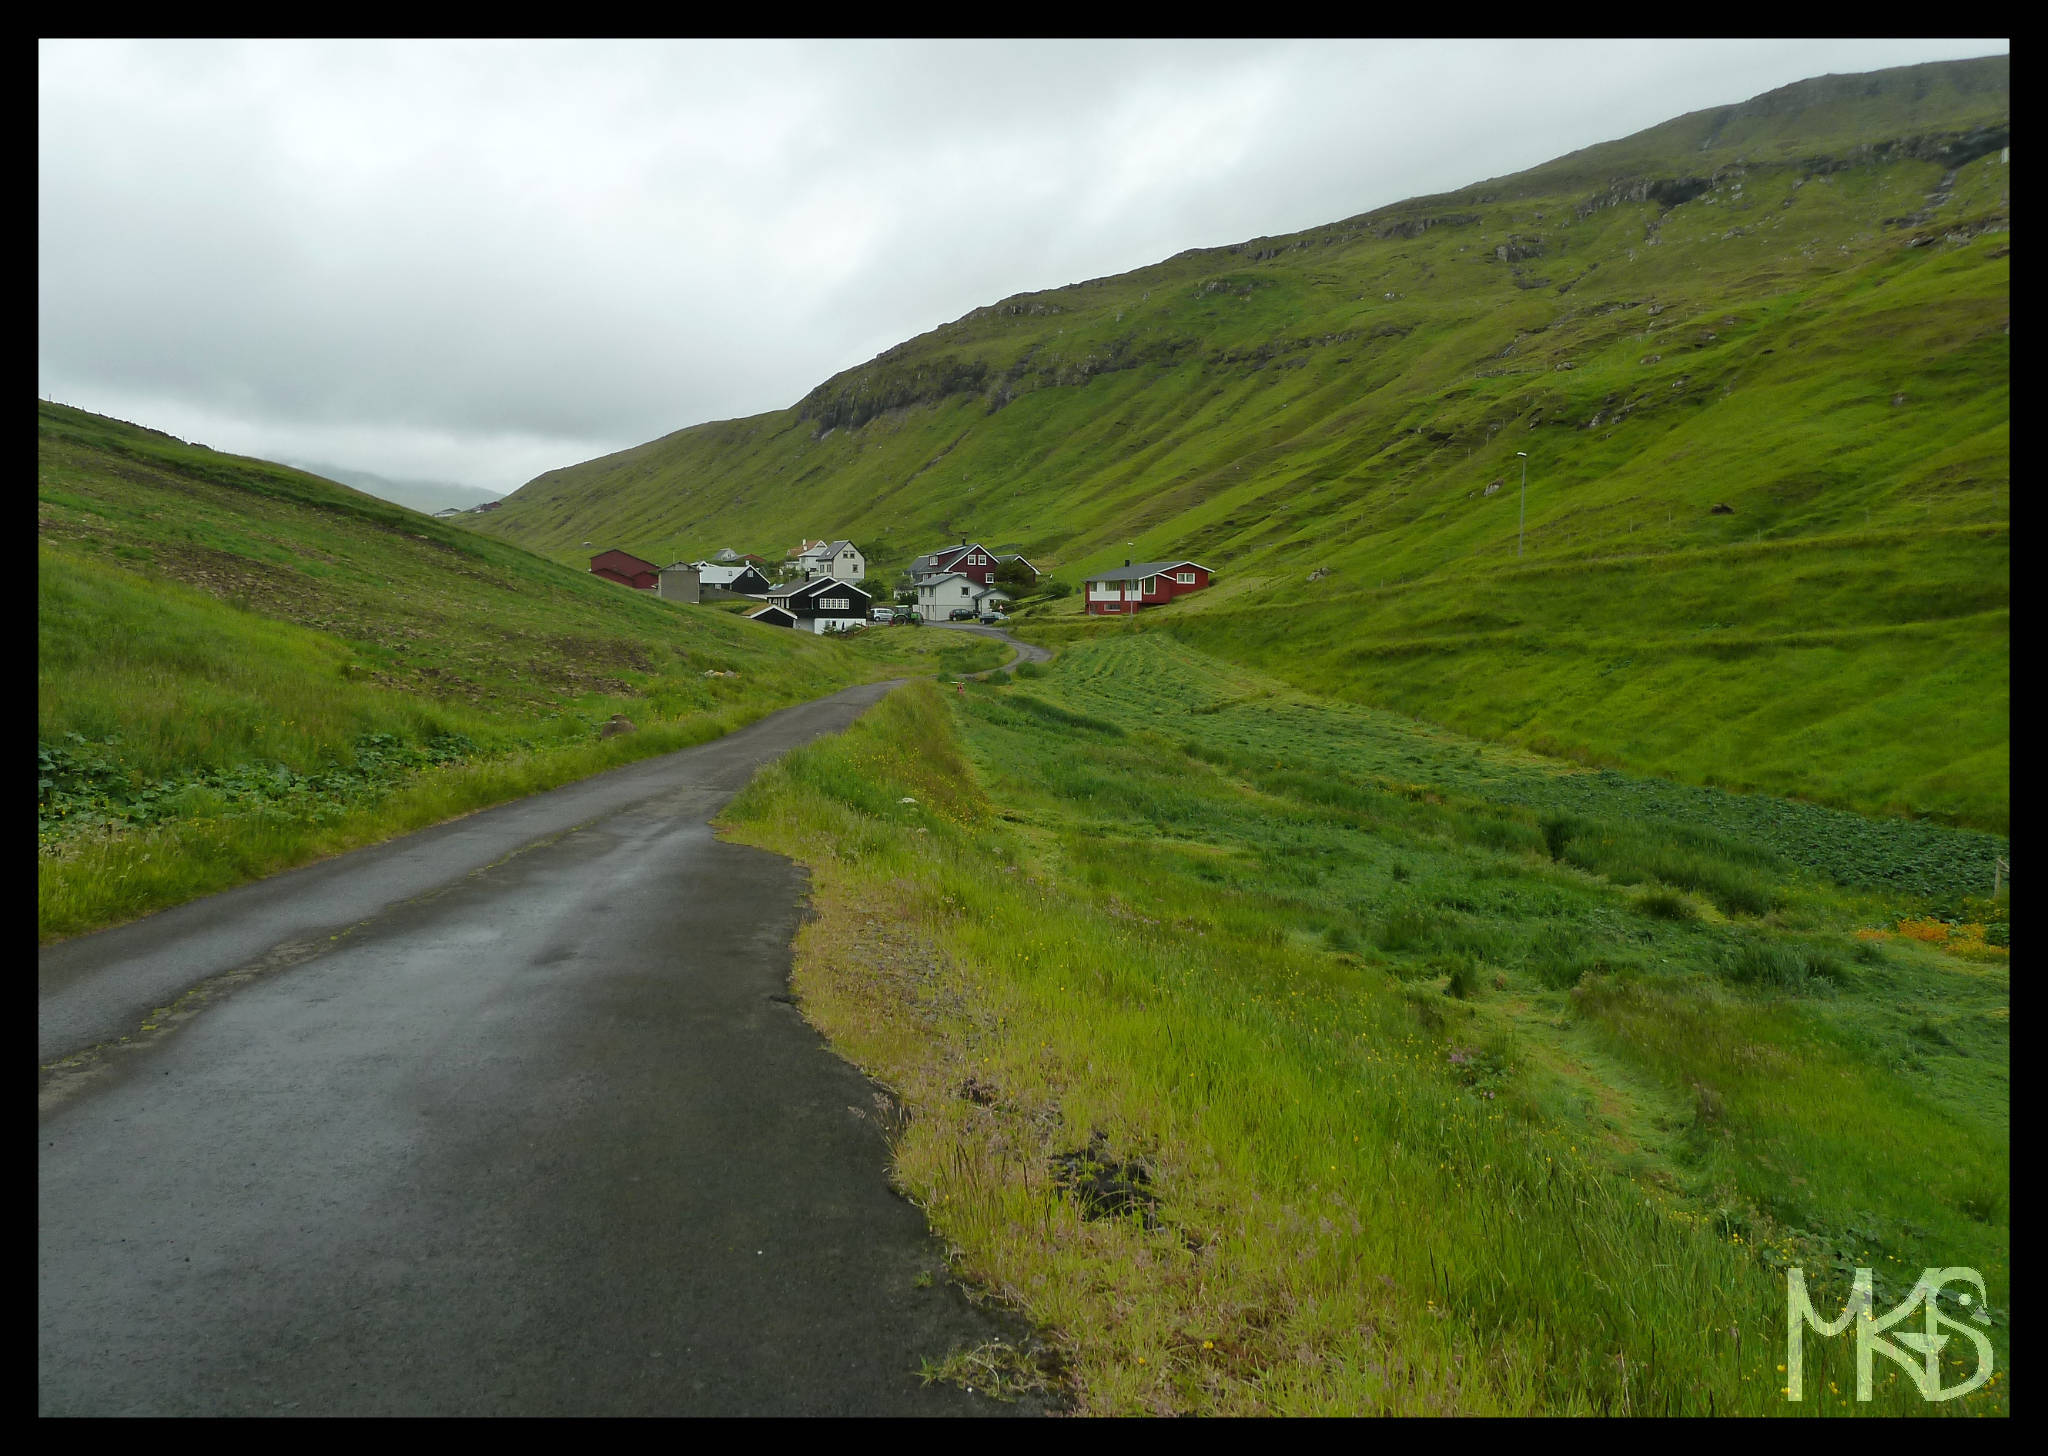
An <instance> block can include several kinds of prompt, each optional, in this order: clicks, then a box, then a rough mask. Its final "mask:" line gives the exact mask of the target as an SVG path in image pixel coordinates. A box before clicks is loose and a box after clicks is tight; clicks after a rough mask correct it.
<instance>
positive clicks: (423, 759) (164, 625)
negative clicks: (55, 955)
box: [36, 404, 1001, 938]
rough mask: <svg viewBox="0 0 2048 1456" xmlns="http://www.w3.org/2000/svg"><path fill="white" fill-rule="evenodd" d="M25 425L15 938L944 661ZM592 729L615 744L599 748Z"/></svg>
mask: <svg viewBox="0 0 2048 1456" xmlns="http://www.w3.org/2000/svg"><path fill="white" fill-rule="evenodd" d="M37 424H38V466H37V495H38V505H37V518H38V529H39V536H40V542H41V545H40V549H39V554H38V561H37V566H38V571H37V590H38V599H37V605H38V611H37V648H38V661H37V706H36V736H37V741H38V746H39V749H40V760H41V814H40V835H39V842H40V844H41V847H42V851H43V853H42V858H41V888H42V914H41V930H42V934H43V936H44V938H49V937H51V936H54V935H62V934H71V933H76V932H78V931H81V930H86V929H91V928H93V927H95V926H98V925H103V924H106V923H108V922H110V921H113V920H118V919H124V918H127V917H129V916H132V915H136V914H140V913H143V912H145V911H147V910H150V909H155V908H159V907H161V906H163V905H166V904H170V903H175V902H176V901H178V900H182V899H186V898H189V897H190V896H191V895H194V894H199V893H204V892H205V891H208V890H213V889H219V888H222V887H223V886H225V885H228V884H232V883H235V882H236V881H238V880H241V879H246V878H249V877H251V876H253V875H256V874H261V873H266V872H268V871H271V870H275V869H280V868H283V867H285V866H287V865H289V864H293V863H298V862H302V861H304V860H306V859H309V858H313V857H316V856H318V855H320V854H324V853H330V852H333V851H334V850H337V849H341V848H346V847H349V846H351V845H354V844H360V843H366V842H369V841H371V840H374V839H378V838H382V837H385V836H387V835H389V834H392V833H396V832H399V831H401V830H404V829H409V828H415V827H419V826H420V825H422V824H427V823H432V822H435V821H436V820H438V819H443V818H447V817H449V816H450V815H453V814H457V813H462V812H466V811H468V810H470V809H475V808H479V807H481V806H483V805H484V804H487V803H492V802H496V801H498V800H501V799H505V798H510V797H513V796H514V795H516V794H519V793H525V792H531V791H533V790H535V789H538V788H544V787H549V786H552V785H553V784H557V783H561V782H564V781H566V780H568V779H571V778H575V777H578V776H579V775H581V774H586V773H591V772H594V771H596V770H598V769H601V768H606V767H610V766H612V765H614V764H617V763H622V762H625V761H627V760H628V759H630V758H635V757H640V756H643V755H645V754H647V753H651V752H657V751H661V750H663V749H667V748H675V747H680V746H683V745H684V744H687V743H692V742H698V741H701V740H703V739H705V738H709V737H713V736H716V735H717V734H719V733H722V732H725V731H726V730H728V729H730V728H732V727H734V726H737V725H738V724H740V723H743V722H746V721H749V720H750V719H752V718H755V717H758V716H760V715H761V714H763V713H766V712H769V711H771V710H772V709H774V708H777V707H781V706H783V705H785V704H788V703H791V702H795V701H798V700H801V699H804V698H810V697H815V696H818V695H820V694H822V693H826V692H830V691H832V690H833V689H835V688H838V687H841V686H843V685H845V684H848V683H851V682H856V681H861V680H865V679H870V678H874V677H877V676H883V675H888V674H890V673H892V672H897V671H902V670H903V669H904V666H905V665H906V664H914V663H916V662H917V661H918V660H919V656H920V649H921V650H922V652H923V653H925V654H938V653H941V652H942V651H943V650H944V648H946V647H956V648H957V647H959V645H960V644H959V643H958V642H957V641H956V640H952V639H943V638H936V637H935V638H934V639H933V640H930V641H924V640H921V639H920V638H919V637H918V636H917V635H916V634H910V633H899V634H893V635H891V634H871V637H870V638H869V639H862V640H861V641H859V642H857V643H832V642H824V641H820V640H818V639H815V638H811V637H807V636H801V635H799V634H797V633H794V632H789V631H785V630H780V629H775V628H769V627H762V626H757V625H755V624H753V623H750V622H746V621H743V620H741V619H740V618H738V617H736V616H733V615H732V614H730V613H729V612H726V611H722V610H719V609H716V608H713V607H708V606H707V607H686V606H678V605H674V604H671V603H667V602H662V601H658V600H655V599H653V598H652V597H651V596H650V595H649V594H647V593H644V592H636V591H631V590H628V589H626V588H624V587H619V586H615V585H613V584H612V583H609V582H605V581H601V580H599V579H597V578H595V577H592V576H591V575H589V574H588V572H586V571H581V570H571V569H568V568H565V567H563V566H560V565H558V564H556V563H554V562H550V561H545V560H542V559H540V558H538V557H535V556H533V555H531V554H530V553H528V552H526V551H525V550H523V549H521V548H519V547H516V546H511V545H507V544H506V543H504V542H500V541H493V540H489V539H487V538H484V537H480V536H477V535H475V534H474V533H472V532H469V531H467V530H464V529H463V528H462V527H460V526H456V525H451V524H449V523H446V522H440V521H435V520H433V519H431V518H429V517H426V516H422V515H418V514H416V513H414V512H412V511H408V510H405V509H403V508H401V507H398V506H393V505H390V504H387V503H386V502H383V501H380V500H377V499H375V498H373V497H370V496H367V495H363V494H360V493H358V492H356V491H353V490H350V489H348V488H346V487H344V486H339V485H335V484H333V483H332V482H329V481H324V480H321V479H319V478H317V477H315V476H311V475H307V474H304V473H302V472H299V471H295V470H291V469H288V468H286V467H283V466H278V465H272V464H269V463H266V462H263V461H258V460H247V459H241V458H238V457H234V456H228V455H222V454H218V453H216V452H214V451H212V450H209V449H206V448H205V447H204V446H198V445H187V444H185V443H183V442H181V441H179V440H176V439H174V438H173V437H171V436H168V435H163V434H160V433H157V432H155V431H152V430H147V429H142V428H139V427H136V426H133V425H128V424H123V423H120V422H118V421H114V420H107V419H102V418H100V417H98V416H95V415H90V414H86V413H84V412H82V411H78V410H73V409H68V408H65V407H63V406H60V405H50V404H41V405H39V406H38V410H37ZM973 650H974V651H976V652H978V653H979V654H980V655H979V657H977V658H976V660H974V661H972V662H967V661H965V660H963V661H962V663H961V664H960V665H962V666H972V667H985V666H989V665H991V664H990V662H989V661H988V660H984V659H990V658H993V659H998V660H999V659H1000V656H1001V652H1000V650H999V649H998V648H997V646H996V645H995V644H993V643H980V642H977V643H976V645H975V648H974V649H973ZM932 662H933V665H937V658H936V656H934V657H933V659H932ZM618 713H623V714H625V715H626V716H627V718H628V719H629V720H631V721H632V722H633V723H634V725H635V728H636V731H635V732H633V733H631V734H626V735H623V736H615V737H612V738H610V739H605V740H601V739H600V738H599V736H598V733H599V729H600V727H601V725H603V724H604V723H606V722H607V721H608V720H609V719H610V718H611V716H612V715H613V714H618Z"/></svg>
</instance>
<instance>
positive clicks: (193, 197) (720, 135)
mask: <svg viewBox="0 0 2048 1456" xmlns="http://www.w3.org/2000/svg"><path fill="white" fill-rule="evenodd" d="M2004 49H2007V46H2006V45H2005V43H2004V42H2002V41H1953V42H1941V41H1891V42H1871V41H1864V42H1823V41H1804V42H1746V43H1745V42H1728V41H1716V42H1666V41H1654V42H1650V41H1642V42H1597V43H1564V42H1538V43H1522V42H1516V43H1507V42H1492V43H1485V42H1474V43H1464V42H1460V43H1446V42H1424V41H1411V40H1403V41H1390V42H1343V43H1325V42H1300V41H1266V42H1227V41H1200V42H1179V41H1176V42H1148V41H1122V42H1080V41H1030V42H1002V41H975V42H957V43H956V42H909V43H899V42H824V41H808V42H805V41H782V42H768V43H738V42H704V43H661V44H650V43H603V42H587V43H575V44H530V43H507V42H493V43H471V42H463V43H445V44H442V43H434V44H429V43H395V44H394V43H371V42H348V43H313V42H289V43H284V42H278V43H232V44H230V43H213V42H177V43H166V42H146V43H145V42H45V43H43V44H42V45H41V46H40V48H39V67H40V75H39V92H38V116H39V123H40V135H39V142H38V153H39V155H38V160H39V166H38V245H39V254H40V257H39V268H38V324H39V339H38V360H39V364H38V369H39V378H40V380H41V382H42V385H43V388H44V389H45V390H46V391H49V392H55V391H57V390H59V389H61V390H64V391H67V392H68V394H69V397H70V402H72V403H76V404H80V405H83V406H85V407H87V408H107V409H108V411H109V412H110V413H111V412H115V410H114V409H113V404H114V403H116V402H121V403H123V404H124V405H125V406H126V407H129V408H136V407H141V408H147V409H153V410H160V411H163V412H164V413H165V415H175V416H177V417H178V418H184V419H189V420H192V421H196V422H202V423H204V424H205V425H206V427H207V428H209V429H212V430H213V431H214V432H215V433H216V434H219V435H222V436H224V437H225V438H216V439H211V440H210V441H209V442H210V443H213V444H215V445H217V446H220V447H222V448H236V449H243V450H247V451H249V452H250V453H265V452H266V451H283V452H285V453H290V454H293V455H294V456H296V457H298V458H311V459H326V460H334V461H337V462H339V463H346V464H351V465H356V466H358V467H360V468H363V469H367V470H373V471H378V472H380V473H383V474H389V475H395V476H411V477H421V476H426V477H435V478H448V479H457V480H463V481H467V482H469V483H473V484H477V485H486V486H493V487H497V488H500V489H505V488H510V487H511V486H513V485H516V484H518V483H519V482H520V481H521V480H523V479H525V478H527V477H528V476H530V475H532V474H534V473H536V472H537V471H538V470H540V469H545V468H548V467H550V466H553V465H560V464H567V463H570V461H571V460H572V459H576V458H583V456H585V455H588V454H594V453H601V452H602V451H604V450H609V449H618V448H623V447H626V446H629V445H633V444H637V443H639V442H640V441H643V440H646V439H651V438H653V437H655V436H657V435H661V434H664V433H667V432H668V431H670V430H673V429H676V428H679V427H681V426H684V425H687V424H691V423H694V422H697V421H699V420H704V419H713V418H722V417H729V416H733V415H741V414H750V413H755V412H758V411H761V410H768V409H775V408H779V407H782V406H784V405H787V404H790V403H792V402H794V401H795V400H796V399H798V398H800V397H801V396H802V395H803V394H804V393H805V392H806V391H807V390H808V389H810V388H811V387H812V386H813V385H815V384H816V383H818V382H819V381H820V380H822V379H823V378H825V377H826V376H827V375H829V374H831V373H832V372H834V371H836V370H838V369H841V368H845V367H847V366H849V365H852V364H855V363H858V362H860V361H861V360H862V359H864V358H866V357H869V356H870V355H872V354H873V353H875V352H877V351H879V350H880V349H882V348H885V347H887V346H888V345H890V344H893V343H895V342H897V341H898V340H901V339H903V338H907V337H910V336H911V335H914V334H917V333H920V332H923V331H924V330H927V329H930V328H932V327H935V326H936V325H938V324H940V323H943V322H945V321H946V320H948V319H951V318H954V317H957V316H958V315H959V314H961V313H964V312H966V311H967V310H968V309H970V308H973V307H975V306H977V305H979V304H982V303H987V302H991V301H993V300H994V299H997V298H1000V297H1003V296H1005V295H1008V294H1011V293H1016V292H1021V291H1025V290H1030V289H1038V288H1046V287H1054V286H1058V285H1059V284H1062V283H1067V282H1072V281H1075V280H1077V279H1080V278H1086V277H1095V276H1101V275H1103V274H1109V273H1115V272H1120V271H1123V270H1126V269H1129V268H1134V267H1139V266H1142V265H1144V264H1146V263H1150V262H1154V261H1157V260H1158V259H1160V258H1163V257H1166V256H1169V255H1171V254H1173V253H1176V252H1179V251H1181V250H1182V249H1184V248H1188V247H1195V246H1213V245H1217V244H1223V243H1229V242H1235V241H1239V240H1241V239H1244V238H1249V237H1254V236H1258V235H1261V234H1270V233H1282V232H1287V231H1291V230H1295V229H1299V228H1303V227H1308V226H1312V225H1314V224H1317V223H1320V222H1327V221H1331V220H1334V219H1336V218H1340V217H1344V216H1348V215H1351V214H1353V213H1357V212H1361V211H1365V210H1367V209H1369V208H1372V207H1375V206H1379V205H1383V204H1385V203H1389V202H1394V201H1398V200H1400V199H1401V198H1402V197H1406V196H1410V195H1414V194H1416V193H1423V192H1432V191H1441V190H1446V189H1449V188H1453V187H1458V186H1462V185H1465V184H1467V183H1470V182H1474V181H1477V180H1480V179H1482V178H1484V177H1488V176H1494V175H1500V174H1502V173H1506V172H1510V171H1514V170H1518V169H1520V168H1522V167H1527V166H1532V165H1535V164H1537V163H1540V162H1543V161H1546V160H1548V159H1549V158H1551V157H1553V156H1556V155H1559V154H1561V153H1563V152H1566V151H1570V150H1573V149H1575V148H1577V147H1582V146H1586V145H1590V144H1593V143H1595V142H1599V141H1603V140H1607V139H1609V138H1612V137H1616V136H1621V135H1625V134H1627V133H1628V132H1631V131H1634V130H1638V129H1640V128H1642V127H1645V126H1649V125H1654V124H1655V123H1657V122H1659V121H1662V120H1664V119H1666V118H1668V117H1670V116H1673V115H1676V114H1678V113H1680V112H1682V111H1686V110H1691V109H1696V108H1698V107H1702V106H1708V105H1714V104H1719V103H1724V102H1732V101H1737V100H1740V99H1743V98H1744V97H1747V96H1749V95H1752V94H1755V93H1756V92H1759V91H1762V90H1766V89H1769V88H1770V87H1772V86H1776V85H1781V84H1784V83H1786V82H1789V81H1792V80H1796V79H1798V78H1800V77H1801V76H1805V75H1813V74H1819V73H1820V72H1823V71H1827V70H1836V71H1849V70H1861V69H1870V68H1873V67H1876V66H1881V65H1894V64H1904V63H1908V62H1911V61H1915V60H1927V59H1937V58H1942V57H1954V56H1964V55H1978V54H1988V53H1992V52H1996V51H2000V50H2004ZM128 417H130V418H135V417H136V416H134V415H130V416H128ZM143 422H144V423H153V424H157V425H159V426H160V427H162V428H166V429H172V430H176V431H178V432H179V433H187V432H186V431H184V430H179V427H178V425H177V424H176V423H175V422H174V421H173V420H171V419H169V418H163V417H159V418H152V419H145V420H144V421H143ZM253 442H262V445H263V448H262V449H259V448H258V447H257V444H256V443H253ZM344 449H347V450H353V451H356V452H357V453H354V454H344V453H341V451H342V450H344ZM551 449H560V450H563V451H572V452H580V453H575V454H564V455H562V456H559V457H557V458H545V459H544V458H541V457H540V453H539V452H542V451H546V450H551Z"/></svg>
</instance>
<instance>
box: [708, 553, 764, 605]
mask: <svg viewBox="0 0 2048 1456" xmlns="http://www.w3.org/2000/svg"><path fill="white" fill-rule="evenodd" d="M689 565H691V566H694V567H695V568H696V569H697V581H698V584H699V590H700V591H704V592H726V593H729V594H731V595H733V596H738V597H760V596H766V595H767V594H768V593H769V592H770V591H771V590H773V589H774V586H775V583H773V582H771V581H770V580H768V578H767V577H765V576H763V575H762V574H761V569H760V568H759V567H757V566H720V565H719V564H718V563H717V562H715V561H692V562H690V563H689Z"/></svg>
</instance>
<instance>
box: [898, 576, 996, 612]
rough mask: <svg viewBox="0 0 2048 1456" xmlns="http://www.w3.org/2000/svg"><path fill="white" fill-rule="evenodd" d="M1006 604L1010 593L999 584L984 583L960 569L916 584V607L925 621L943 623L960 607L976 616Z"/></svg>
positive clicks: (927, 578)
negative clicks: (989, 584) (993, 607)
mask: <svg viewBox="0 0 2048 1456" xmlns="http://www.w3.org/2000/svg"><path fill="white" fill-rule="evenodd" d="M1009 604H1010V594H1009V593H1008V592H1006V591H1004V590H1003V589H1002V588H1001V587H999V586H988V585H985V584H983V583H982V582H978V581H976V580H975V579H974V578H973V577H971V576H968V575H966V574H965V573H963V572H958V571H949V572H947V573H946V574H945V575H944V576H930V577H926V578H925V579H924V580H923V581H921V582H919V583H918V584H917V610H918V611H919V612H920V613H921V614H922V615H923V616H924V618H925V620H926V621H929V622H943V621H945V620H946V619H947V618H948V617H950V616H951V615H952V614H953V613H954V612H955V611H957V610H959V609H960V608H961V607H966V608H968V609H969V610H971V611H972V612H973V613H974V614H975V615H976V616H977V617H978V616H980V615H981V614H982V613H983V612H985V611H987V610H988V609H989V608H990V607H992V606H1003V607H1006V606H1008V605H1009Z"/></svg>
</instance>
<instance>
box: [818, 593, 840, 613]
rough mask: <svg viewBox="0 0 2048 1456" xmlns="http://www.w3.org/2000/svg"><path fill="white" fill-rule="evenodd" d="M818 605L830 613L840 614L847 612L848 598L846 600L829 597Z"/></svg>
mask: <svg viewBox="0 0 2048 1456" xmlns="http://www.w3.org/2000/svg"><path fill="white" fill-rule="evenodd" d="M818 605H819V606H821V607H823V608H824V609H825V610H826V611H828V612H832V611H839V612H843V611H845V610H846V598H845V597H827V598H825V600H823V601H822V602H819V603H818Z"/></svg>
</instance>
